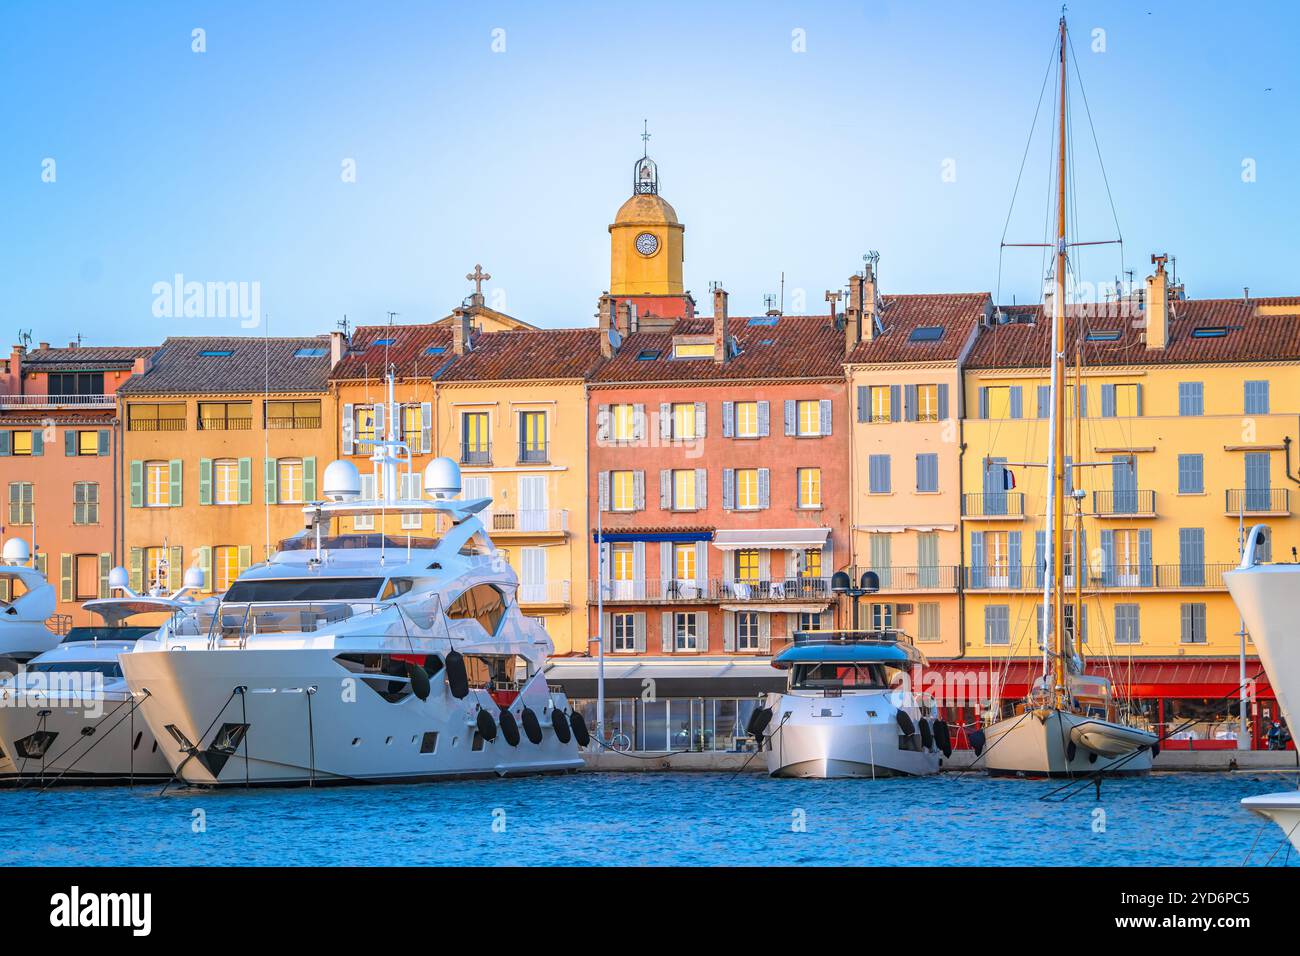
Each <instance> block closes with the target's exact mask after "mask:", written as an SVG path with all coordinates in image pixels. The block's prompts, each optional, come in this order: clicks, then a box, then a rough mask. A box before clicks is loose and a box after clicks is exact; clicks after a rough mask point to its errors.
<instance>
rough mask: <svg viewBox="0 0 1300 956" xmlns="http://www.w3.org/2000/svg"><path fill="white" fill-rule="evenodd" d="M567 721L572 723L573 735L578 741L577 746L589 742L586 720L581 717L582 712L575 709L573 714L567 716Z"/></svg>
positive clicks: (585, 744)
mask: <svg viewBox="0 0 1300 956" xmlns="http://www.w3.org/2000/svg"><path fill="white" fill-rule="evenodd" d="M569 723H570V724H572V725H573V736H574V739H576V740H577V741H578V746H579V747H585V746H587V744H589V743H591V734H590V733H589V732H588V731H587V722H586V721H585V720H583V719H582V714H580V713H578V712H577V711H576V710H575V711H574V712H573V716H572V717H570V718H569Z"/></svg>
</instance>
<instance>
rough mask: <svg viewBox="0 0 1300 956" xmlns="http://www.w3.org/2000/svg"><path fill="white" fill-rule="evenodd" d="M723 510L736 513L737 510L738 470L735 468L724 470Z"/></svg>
mask: <svg viewBox="0 0 1300 956" xmlns="http://www.w3.org/2000/svg"><path fill="white" fill-rule="evenodd" d="M722 508H723V510H724V511H734V510H735V508H736V470H735V469H734V468H724V469H722Z"/></svg>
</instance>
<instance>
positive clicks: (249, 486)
mask: <svg viewBox="0 0 1300 956" xmlns="http://www.w3.org/2000/svg"><path fill="white" fill-rule="evenodd" d="M252 501H253V459H251V458H241V459H239V503H240V504H241V505H247V504H251V503H252Z"/></svg>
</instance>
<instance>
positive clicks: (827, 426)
mask: <svg viewBox="0 0 1300 956" xmlns="http://www.w3.org/2000/svg"><path fill="white" fill-rule="evenodd" d="M817 413H818V416H819V419H820V422H819V424H820V425H821V433H822V434H823V435H829V434H830V433H831V426H832V424H833V422H832V421H831V400H830V399H829V398H823V399H822V400H821V402H820V403H818V406H817Z"/></svg>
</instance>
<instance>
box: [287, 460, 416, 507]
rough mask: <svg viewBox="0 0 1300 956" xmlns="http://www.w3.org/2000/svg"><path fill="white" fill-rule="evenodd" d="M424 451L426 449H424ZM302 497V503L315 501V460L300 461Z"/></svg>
mask: <svg viewBox="0 0 1300 956" xmlns="http://www.w3.org/2000/svg"><path fill="white" fill-rule="evenodd" d="M425 450H426V451H427V450H428V449H425ZM302 497H303V500H304V501H315V500H316V458H315V456H312V457H311V458H304V459H303V460H302Z"/></svg>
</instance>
